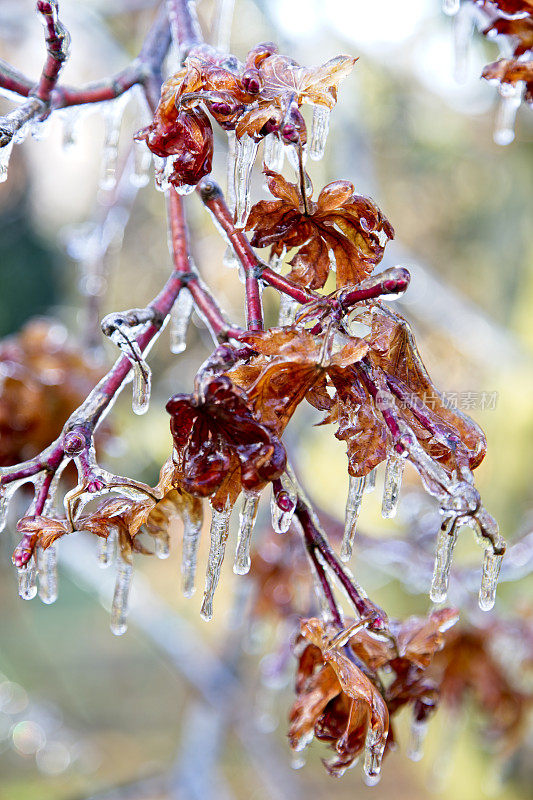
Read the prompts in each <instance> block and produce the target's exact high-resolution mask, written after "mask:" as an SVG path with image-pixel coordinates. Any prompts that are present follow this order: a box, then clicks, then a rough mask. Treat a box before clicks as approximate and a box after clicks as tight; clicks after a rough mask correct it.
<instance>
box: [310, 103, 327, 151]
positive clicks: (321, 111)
mask: <svg viewBox="0 0 533 800" xmlns="http://www.w3.org/2000/svg"><path fill="white" fill-rule="evenodd" d="M329 115H330V110H329V108H328V107H327V106H323V105H318V104H317V105H315V106H313V122H312V126H311V141H310V143H309V157H310V158H311V159H312V160H313V161H320V159H321V158H323V156H324V151H325V149H326V140H327V138H328V132H329Z"/></svg>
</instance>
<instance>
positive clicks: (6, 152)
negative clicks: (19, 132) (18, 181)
mask: <svg viewBox="0 0 533 800" xmlns="http://www.w3.org/2000/svg"><path fill="white" fill-rule="evenodd" d="M13 144H14V142H13V139H11V141H9V142H8V143H7V144H6V145H4V147H0V183H4V182H5V181H7V168H8V166H9V159H10V157H11V151H12V150H13Z"/></svg>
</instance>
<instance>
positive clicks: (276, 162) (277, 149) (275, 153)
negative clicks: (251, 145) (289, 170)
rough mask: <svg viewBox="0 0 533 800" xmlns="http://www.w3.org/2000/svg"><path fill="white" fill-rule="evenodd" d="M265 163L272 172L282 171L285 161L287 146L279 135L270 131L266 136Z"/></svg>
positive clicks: (264, 147)
mask: <svg viewBox="0 0 533 800" xmlns="http://www.w3.org/2000/svg"><path fill="white" fill-rule="evenodd" d="M263 141H264V146H263V164H264V165H265V167H266V168H267V169H270V170H272V172H281V170H282V169H283V162H284V161H285V147H284V146H283V142H282V141H281V140H280V138H279V136H276V134H275V133H269V134H268V136H265V138H264V140H263Z"/></svg>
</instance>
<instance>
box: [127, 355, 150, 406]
mask: <svg viewBox="0 0 533 800" xmlns="http://www.w3.org/2000/svg"><path fill="white" fill-rule="evenodd" d="M151 383H152V371H151V369H150V367H149V366H148V364H147V363H146V361H143V363H142V364H139V363H136V364H135V365H134V367H133V396H132V400H131V407H132V409H133V412H134V413H135V414H138V415H141V414H146V412H147V411H148V408H149V406H150V390H151Z"/></svg>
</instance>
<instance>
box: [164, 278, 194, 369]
mask: <svg viewBox="0 0 533 800" xmlns="http://www.w3.org/2000/svg"><path fill="white" fill-rule="evenodd" d="M193 310H194V301H193V299H192V294H191V293H190V292H189V290H188V289H187V288H185V287H183V288H182V289H180V293H179V294H178V299H177V300H176V302H175V303H174V305H173V307H172V312H171V314H170V351H171V353H176V354H178V353H183V351H184V350H185V348H186V347H187V328H188V327H189V322H190V321H191V316H192V312H193Z"/></svg>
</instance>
